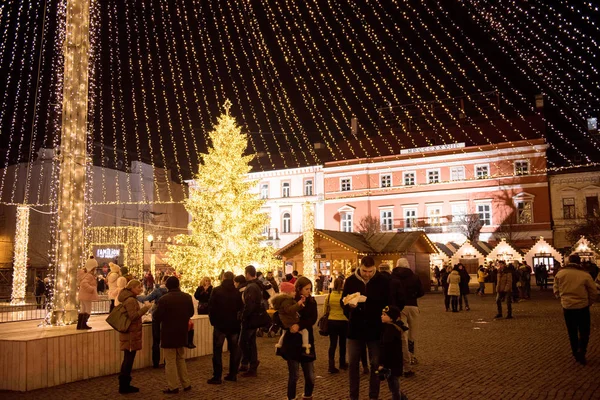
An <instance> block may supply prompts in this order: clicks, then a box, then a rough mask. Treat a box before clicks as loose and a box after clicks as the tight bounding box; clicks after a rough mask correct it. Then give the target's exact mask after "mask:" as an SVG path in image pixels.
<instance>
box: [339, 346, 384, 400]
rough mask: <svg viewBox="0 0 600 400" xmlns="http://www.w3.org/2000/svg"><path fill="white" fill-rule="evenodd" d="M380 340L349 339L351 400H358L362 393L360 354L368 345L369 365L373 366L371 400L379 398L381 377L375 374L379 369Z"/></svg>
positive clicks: (370, 385) (370, 387) (370, 386)
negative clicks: (360, 392)
mask: <svg viewBox="0 0 600 400" xmlns="http://www.w3.org/2000/svg"><path fill="white" fill-rule="evenodd" d="M379 344H380V343H379V340H370V341H365V340H359V339H348V344H347V347H348V358H349V366H348V374H349V378H350V400H358V396H359V391H360V370H359V364H360V352H361V349H362V347H363V346H365V345H366V347H367V349H368V350H369V363H370V364H371V376H370V378H369V398H370V399H377V398H379V383H380V380H379V377H378V376H377V374H375V372H376V371H377V369H378V368H379Z"/></svg>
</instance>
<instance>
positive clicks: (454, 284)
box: [448, 270, 460, 296]
mask: <svg viewBox="0 0 600 400" xmlns="http://www.w3.org/2000/svg"><path fill="white" fill-rule="evenodd" d="M448 296H460V274H459V273H458V271H456V270H454V271H452V272H450V275H448Z"/></svg>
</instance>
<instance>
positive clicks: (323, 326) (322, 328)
mask: <svg viewBox="0 0 600 400" xmlns="http://www.w3.org/2000/svg"><path fill="white" fill-rule="evenodd" d="M329 300H331V293H329V295H328V296H327V310H326V311H325V314H323V316H322V317H321V318H319V322H317V326H318V328H319V335H321V336H329V311H330V310H331V304H330V303H329Z"/></svg>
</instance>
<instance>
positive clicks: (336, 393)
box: [0, 291, 600, 400]
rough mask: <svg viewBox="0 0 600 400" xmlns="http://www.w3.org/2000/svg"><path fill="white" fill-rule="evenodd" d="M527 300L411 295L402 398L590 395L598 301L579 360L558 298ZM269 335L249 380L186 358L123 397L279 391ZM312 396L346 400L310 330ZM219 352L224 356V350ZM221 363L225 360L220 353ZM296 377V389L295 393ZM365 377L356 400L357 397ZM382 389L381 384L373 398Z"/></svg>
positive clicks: (60, 390) (67, 392)
mask: <svg viewBox="0 0 600 400" xmlns="http://www.w3.org/2000/svg"><path fill="white" fill-rule="evenodd" d="M532 296H533V298H532V300H530V301H524V302H520V303H518V304H514V314H515V319H513V320H505V319H502V320H493V316H494V315H495V314H496V309H495V303H494V299H493V297H492V296H490V295H488V296H486V297H484V298H480V297H478V296H475V295H471V296H469V297H470V302H471V309H472V310H471V311H469V312H465V311H463V312H460V313H455V314H453V313H446V312H445V311H444V307H443V298H442V296H441V295H440V294H428V295H426V296H425V297H424V298H423V299H421V301H420V308H421V327H420V334H419V341H418V343H417V356H418V359H419V365H417V366H416V367H415V372H416V375H415V376H414V377H412V378H409V379H403V380H402V381H401V387H402V390H403V391H404V392H405V393H406V394H407V395H408V397H409V398H410V399H473V398H479V399H599V398H600V333H599V332H598V330H599V328H600V305H597V306H595V307H593V308H592V338H591V341H590V345H589V350H588V365H587V366H581V365H579V364H577V363H575V361H574V360H573V358H572V356H571V354H570V349H569V344H568V339H567V333H566V328H565V325H564V321H563V316H562V309H561V307H560V303H559V302H558V301H557V300H555V299H553V298H552V296H551V293H550V292H549V291H548V292H538V291H536V292H534V293H533V295H532ZM275 341H276V339H270V338H259V339H258V346H259V358H260V360H261V365H260V367H259V377H258V378H239V379H238V382H236V383H230V382H225V383H224V384H223V385H220V386H210V385H207V384H206V379H208V378H210V377H211V372H212V364H211V356H205V357H200V358H197V359H193V360H189V361H188V362H187V366H188V371H189V373H190V376H191V379H192V385H193V389H192V391H190V392H186V393H183V392H180V394H178V395H170V396H165V395H163V394H162V391H161V389H162V388H163V387H164V385H165V377H164V370H163V369H158V370H154V369H152V368H146V369H143V370H138V371H134V372H133V384H135V385H136V386H139V387H140V388H141V392H140V393H139V394H135V395H128V396H127V397H128V398H132V399H135V398H139V399H161V398H165V397H169V398H188V399H214V400H232V399H284V398H285V393H286V379H287V370H286V367H285V366H286V364H285V363H284V361H283V360H282V359H281V358H279V357H276V356H275V355H274V353H275V351H274V345H275ZM316 347H317V361H316V364H315V369H316V375H317V379H316V388H315V393H314V398H315V399H347V398H348V377H347V374H344V373H340V374H336V375H331V374H328V373H327V347H328V338H322V337H319V338H317V343H316ZM226 357H227V356H226V355H225V358H226ZM224 365H227V361H226V360H224ZM302 384H303V381H302V378H300V380H299V382H298V393H299V395H301V394H302ZM367 386H368V382H367V378H366V377H363V378H362V381H361V399H362V398H364V399H367V398H368V396H367ZM0 396H1V397H2V398H3V399H9V398H10V399H13V398H14V399H35V400H42V399H64V400H66V399H75V398H78V399H79V398H84V399H86V400H89V399H106V398H116V397H119V394H118V391H117V377H116V375H112V376H107V377H101V378H94V379H90V380H87V381H81V382H75V383H70V384H66V385H62V386H58V387H54V388H49V389H41V390H36V391H32V392H29V393H24V394H19V393H14V392H1V393H0ZM390 397H391V396H390V394H389V391H388V389H387V385H385V384H383V385H381V395H380V398H381V399H389V398H390Z"/></svg>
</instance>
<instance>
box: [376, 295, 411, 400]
mask: <svg viewBox="0 0 600 400" xmlns="http://www.w3.org/2000/svg"><path fill="white" fill-rule="evenodd" d="M381 322H383V332H382V334H381V356H380V360H379V363H380V366H379V370H378V371H377V374H378V375H379V379H381V380H384V379H385V380H387V382H388V387H389V388H390V392H391V393H392V400H404V399H406V396H404V394H402V392H401V391H400V380H399V377H400V376H401V375H402V335H403V334H404V332H405V331H407V330H408V328H407V327H406V326H405V325H404V324H403V323H402V321H401V320H400V309H399V308H398V307H396V306H387V307H385V308H384V309H383V311H382V313H381Z"/></svg>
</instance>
